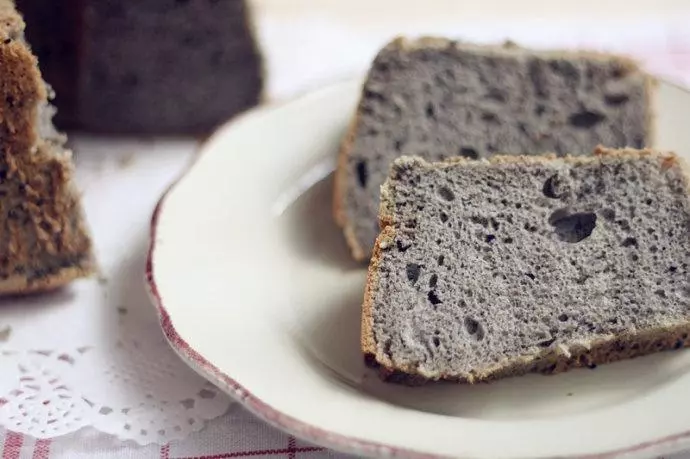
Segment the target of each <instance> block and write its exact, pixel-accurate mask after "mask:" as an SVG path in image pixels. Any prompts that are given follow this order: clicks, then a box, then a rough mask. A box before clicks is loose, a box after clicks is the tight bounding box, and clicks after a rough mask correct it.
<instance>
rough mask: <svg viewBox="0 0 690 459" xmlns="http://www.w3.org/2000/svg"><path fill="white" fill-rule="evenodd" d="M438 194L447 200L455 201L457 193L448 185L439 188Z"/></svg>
mask: <svg viewBox="0 0 690 459" xmlns="http://www.w3.org/2000/svg"><path fill="white" fill-rule="evenodd" d="M438 195H439V196H440V197H441V198H442V199H444V200H446V201H453V200H455V193H453V190H451V189H450V188H448V187H447V186H441V187H439V189H438Z"/></svg>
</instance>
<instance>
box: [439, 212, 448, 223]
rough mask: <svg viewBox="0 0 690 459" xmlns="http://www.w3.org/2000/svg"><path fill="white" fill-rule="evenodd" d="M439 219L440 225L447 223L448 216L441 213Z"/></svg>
mask: <svg viewBox="0 0 690 459" xmlns="http://www.w3.org/2000/svg"><path fill="white" fill-rule="evenodd" d="M440 218H441V223H445V222H447V221H448V214H447V213H445V212H441V215H440Z"/></svg>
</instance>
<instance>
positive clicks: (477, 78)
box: [334, 38, 652, 260]
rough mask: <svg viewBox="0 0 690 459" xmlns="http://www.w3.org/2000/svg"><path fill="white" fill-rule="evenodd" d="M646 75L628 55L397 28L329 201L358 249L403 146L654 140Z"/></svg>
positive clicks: (366, 251) (532, 147)
mask: <svg viewBox="0 0 690 459" xmlns="http://www.w3.org/2000/svg"><path fill="white" fill-rule="evenodd" d="M651 82H652V80H651V79H650V78H649V77H648V76H647V75H645V74H644V73H643V72H642V71H640V70H639V69H638V67H637V65H636V64H635V63H634V62H633V61H631V60H629V59H626V58H623V57H618V56H613V55H607V54H597V53H592V52H557V51H531V50H526V49H522V48H519V47H517V46H515V45H512V44H508V45H505V46H487V45H481V46H480V45H473V44H464V43H458V42H453V41H448V40H443V39H433V38H426V39H419V40H416V41H410V40H405V39H398V40H396V41H394V42H392V43H391V44H389V45H388V46H386V47H385V48H384V49H383V50H382V51H380V53H379V54H378V55H377V56H376V58H375V59H374V62H373V64H372V66H371V69H370V70H369V74H368V76H367V79H366V81H365V83H364V87H363V89H362V95H361V99H360V102H359V106H358V108H357V113H356V115H355V116H354V119H353V122H352V126H351V129H350V132H349V133H348V135H347V136H346V138H345V139H344V141H343V146H342V149H341V152H340V159H339V164H338V170H337V172H336V184H335V192H334V193H335V197H334V213H335V218H336V220H337V221H338V223H339V224H340V226H342V227H343V228H344V232H345V236H346V238H347V241H348V243H349V245H350V248H351V250H352V253H353V255H354V257H355V258H357V259H360V260H364V259H367V258H368V256H369V255H370V253H371V249H372V247H373V243H374V239H375V238H376V235H377V234H378V225H377V218H376V215H377V212H378V204H379V201H378V199H379V187H380V186H381V184H382V183H383V182H384V180H385V178H386V176H387V175H388V170H389V167H390V164H391V162H392V161H393V160H394V159H395V158H396V157H399V156H403V155H408V156H420V157H423V158H425V159H427V160H430V161H439V160H442V159H444V158H448V157H452V156H463V157H467V158H470V159H477V158H484V157H488V156H491V155H493V154H497V153H500V154H542V153H556V154H557V155H565V154H573V155H577V154H585V153H587V154H588V153H590V152H591V151H592V150H593V149H594V148H595V147H596V146H597V145H606V146H607V147H612V148H622V147H634V148H641V147H645V146H650V145H652V143H651V140H650V138H651V132H650V125H651V124H650V123H651V113H650V107H649V105H650V102H649V100H650V97H651V86H652V85H651Z"/></svg>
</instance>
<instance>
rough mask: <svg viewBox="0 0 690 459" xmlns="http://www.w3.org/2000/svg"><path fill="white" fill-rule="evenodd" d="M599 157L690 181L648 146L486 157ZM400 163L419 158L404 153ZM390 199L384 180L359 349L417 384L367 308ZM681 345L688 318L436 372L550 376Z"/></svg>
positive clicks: (386, 372)
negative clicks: (635, 162)
mask: <svg viewBox="0 0 690 459" xmlns="http://www.w3.org/2000/svg"><path fill="white" fill-rule="evenodd" d="M602 156H613V157H624V158H631V159H634V158H641V157H645V156H655V157H657V158H658V160H659V161H660V163H661V164H662V167H664V168H671V167H679V168H680V169H681V170H682V171H683V173H684V174H685V176H686V178H687V182H688V184H690V169H689V166H688V164H687V163H685V162H684V161H682V160H681V159H680V158H678V156H676V155H675V154H674V153H662V152H657V151H654V150H652V149H643V150H634V149H609V148H605V147H601V146H600V147H597V148H596V149H595V150H594V154H593V155H592V156H576V157H572V156H566V157H562V158H557V157H556V155H555V154H551V155H543V156H494V157H492V158H490V159H488V160H485V161H488V162H489V163H492V164H498V163H525V164H535V163H544V162H549V161H553V160H559V161H564V162H566V163H570V164H586V163H589V162H595V161H598V160H599V158H600V157H602ZM399 161H418V160H417V159H413V158H404V157H403V158H401V159H400V160H399ZM419 161H421V160H419ZM422 162H423V163H426V165H428V167H431V168H433V167H452V166H453V165H457V164H463V163H470V162H472V161H471V160H468V159H466V158H462V157H454V158H449V159H447V160H445V161H443V162H440V163H427V162H426V161H422ZM688 192H689V193H690V186H689V187H688ZM394 200H395V197H394V196H393V195H392V193H391V191H390V187H389V184H388V182H386V184H384V185H383V187H382V190H381V207H380V211H379V223H380V225H381V228H382V230H381V233H380V234H379V236H378V238H377V240H376V244H375V246H374V252H373V256H372V258H371V262H370V265H369V271H368V273H367V283H366V287H365V293H364V301H363V304H362V331H361V348H362V352H363V354H364V358H365V361H366V363H367V365H369V366H371V367H374V368H377V369H378V370H379V373H380V375H381V377H382V378H383V379H384V380H387V381H390V382H397V383H403V384H408V385H419V384H424V383H427V382H430V380H429V379H428V378H427V377H425V376H423V375H421V374H418V372H417V370H416V369H415V368H412V367H399V366H396V365H395V364H394V363H393V362H392V361H391V360H390V359H389V357H388V356H387V355H386V353H385V352H380V351H379V349H378V348H377V345H376V339H375V336H374V332H373V320H374V319H373V315H372V308H373V302H374V295H375V292H376V288H377V284H378V271H379V266H380V264H381V263H382V258H383V251H384V250H385V249H386V248H388V247H389V246H391V245H392V244H393V243H394V240H395V234H396V232H395V227H394V225H395V222H394V219H393V215H394V206H395V201H394ZM685 347H690V322H688V323H674V324H667V325H664V326H660V327H657V328H655V329H648V330H642V331H639V332H628V333H625V334H620V335H612V336H607V337H602V338H599V339H596V340H593V341H591V342H588V343H582V344H581V345H578V346H570V347H569V349H568V350H567V351H562V350H561V349H559V348H557V349H544V350H543V351H542V352H540V353H538V354H529V355H524V356H518V357H516V358H513V359H508V360H504V361H502V362H498V363H496V364H495V365H493V366H490V367H486V368H482V369H480V370H478V371H474V372H471V373H468V374H465V375H463V376H461V377H457V376H452V377H451V376H446V375H441V376H440V378H439V379H441V380H448V381H457V382H464V383H470V384H473V383H478V382H489V381H493V380H496V379H500V378H505V377H508V376H518V375H522V374H526V373H534V372H537V373H544V374H555V373H560V372H564V371H567V370H569V369H571V368H576V367H590V368H593V367H596V366H597V365H599V364H605V363H610V362H615V361H618V360H622V359H629V358H634V357H638V356H643V355H647V354H651V353H654V352H658V351H662V350H669V349H680V348H685Z"/></svg>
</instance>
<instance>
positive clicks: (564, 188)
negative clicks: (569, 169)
mask: <svg viewBox="0 0 690 459" xmlns="http://www.w3.org/2000/svg"><path fill="white" fill-rule="evenodd" d="M569 191H570V189H569V186H568V184H567V183H566V182H565V181H564V180H563V179H562V178H561V177H560V176H559V175H558V174H554V175H552V176H551V177H549V178H547V179H546V180H545V181H544V186H543V187H542V192H543V193H544V196H546V197H547V198H552V199H559V198H562V197H563V196H565V195H567V194H568V192H569Z"/></svg>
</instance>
